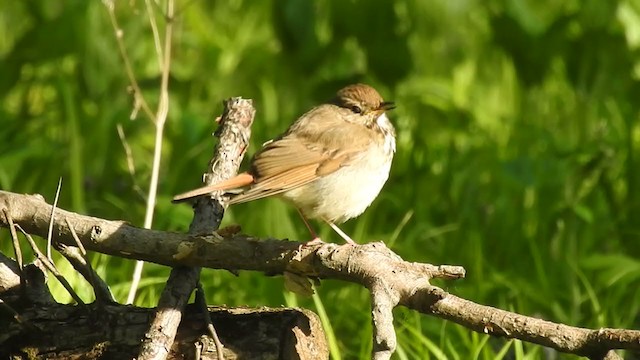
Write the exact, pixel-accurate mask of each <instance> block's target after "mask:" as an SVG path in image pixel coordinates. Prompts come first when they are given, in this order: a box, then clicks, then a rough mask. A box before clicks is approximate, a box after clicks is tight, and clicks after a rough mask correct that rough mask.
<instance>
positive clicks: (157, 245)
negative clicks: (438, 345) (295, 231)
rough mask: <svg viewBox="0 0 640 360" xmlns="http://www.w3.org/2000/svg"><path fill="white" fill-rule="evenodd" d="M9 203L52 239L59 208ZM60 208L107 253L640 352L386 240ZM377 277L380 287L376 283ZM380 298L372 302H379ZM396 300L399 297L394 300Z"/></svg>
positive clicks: (25, 224) (618, 333)
mask: <svg viewBox="0 0 640 360" xmlns="http://www.w3.org/2000/svg"><path fill="white" fill-rule="evenodd" d="M2 209H6V211H7V213H8V214H9V215H10V216H11V218H12V219H13V221H14V222H15V223H16V224H19V225H20V226H21V227H22V228H24V229H25V230H26V231H28V232H30V233H32V234H36V235H38V236H42V237H46V233H47V225H48V220H49V215H48V214H49V213H50V211H51V206H50V205H49V204H47V203H45V202H44V201H43V200H42V197H40V196H33V195H19V194H14V193H10V192H4V191H0V211H2ZM57 213H58V216H56V221H55V222H54V241H59V242H63V243H65V244H70V245H73V244H74V243H75V242H74V240H73V238H72V235H71V232H70V230H69V228H68V226H67V225H66V221H65V219H67V218H68V219H69V222H70V223H71V224H73V226H74V228H75V230H76V232H77V234H78V237H79V238H80V240H81V241H82V243H83V244H84V246H85V247H86V248H87V249H88V250H92V251H97V252H101V253H104V254H109V255H116V256H122V257H127V258H131V259H140V260H145V261H151V262H155V263H158V264H163V265H168V266H180V265H184V266H199V267H209V268H213V269H227V270H253V271H261V272H264V273H265V274H267V275H278V274H283V273H284V272H285V271H288V272H293V273H296V274H300V275H302V276H309V277H316V278H333V279H341V280H345V281H350V282H354V283H358V284H362V285H363V286H367V287H369V288H370V289H371V290H374V291H376V289H377V287H378V286H384V289H386V290H385V291H389V292H390V294H392V295H393V296H394V297H395V296H397V299H398V300H397V303H398V304H399V305H403V306H405V307H407V308H410V309H413V310H416V311H419V312H421V313H424V314H431V315H435V316H437V317H441V318H443V319H447V320H451V321H454V322H456V323H458V324H461V325H464V326H466V327H468V328H470V329H472V330H474V331H477V332H481V333H487V334H491V335H494V336H501V337H506V338H515V339H520V340H523V341H528V342H532V343H536V344H539V345H543V346H549V347H552V348H554V349H556V350H559V351H562V352H567V353H574V354H578V355H583V356H588V357H590V358H601V359H604V358H605V357H606V356H609V358H611V357H610V356H612V355H610V354H612V353H608V351H609V350H611V349H631V350H635V351H638V350H640V331H636V330H623V329H597V330H591V329H584V328H578V327H572V326H567V325H563V324H558V323H552V322H549V321H544V320H540V319H536V318H532V317H528V316H523V315H519V314H515V313H511V312H507V311H504V310H500V309H496V308H493V307H489V306H483V305H479V304H476V303H473V302H471V301H468V300H464V299H461V298H458V297H456V296H455V295H452V294H449V293H447V292H445V291H444V290H442V289H440V288H438V287H435V286H432V285H430V284H429V282H428V279H430V278H436V277H437V278H445V279H456V278H460V277H463V276H464V270H463V269H462V268H460V267H456V266H433V265H428V264H420V263H411V262H407V261H404V260H402V259H401V258H400V257H399V256H398V255H396V254H395V253H393V252H392V251H390V250H389V249H387V248H386V247H385V246H384V244H382V243H370V244H364V245H356V246H353V245H342V246H339V245H336V244H319V245H314V246H303V247H301V246H300V245H301V243H300V242H293V241H282V240H277V239H259V238H255V237H252V236H248V235H243V234H239V233H235V234H224V235H220V233H224V231H222V230H221V231H220V232H219V233H213V234H210V235H202V236H194V235H189V234H180V233H172V232H164V231H157V230H146V229H140V228H137V227H134V226H130V225H127V224H126V223H123V222H120V221H109V220H104V219H99V218H94V217H90V216H84V215H79V214H75V213H71V212H68V211H64V210H62V209H58V210H57ZM0 221H1V222H0V225H1V226H4V227H6V226H7V223H6V220H5V219H4V218H3V219H0ZM223 230H224V229H223ZM375 281H378V282H380V285H375V286H374V283H375ZM377 292H378V291H377ZM374 296H377V295H374ZM379 301H381V300H378V299H376V300H375V301H372V304H373V306H374V307H375V306H377V305H376V304H377V303H378V302H379ZM391 303H395V301H394V300H393V298H392V300H391ZM372 311H373V312H375V311H376V309H375V308H374V309H372ZM376 326H378V324H376ZM376 331H378V332H380V330H376ZM384 341H387V342H388V343H389V344H391V345H387V347H389V348H393V343H394V341H391V340H390V338H388V337H387V339H386V340H385V339H384V338H382V339H380V340H376V344H380V343H381V342H384Z"/></svg>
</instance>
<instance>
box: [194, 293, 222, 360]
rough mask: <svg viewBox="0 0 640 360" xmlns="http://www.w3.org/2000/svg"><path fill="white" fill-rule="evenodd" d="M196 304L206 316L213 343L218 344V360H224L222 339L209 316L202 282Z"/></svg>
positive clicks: (205, 319)
mask: <svg viewBox="0 0 640 360" xmlns="http://www.w3.org/2000/svg"><path fill="white" fill-rule="evenodd" d="M196 303H197V304H198V306H199V307H200V310H201V311H202V314H203V315H204V321H205V322H206V323H207V332H208V333H209V336H210V337H211V338H212V339H213V342H214V343H215V344H216V352H217V353H218V360H224V351H223V350H224V346H223V345H222V343H221V342H220V338H219V337H218V333H217V332H216V328H215V327H214V326H213V322H211V316H210V315H209V309H208V308H207V299H206V298H205V295H204V289H203V288H202V283H200V282H198V287H197V291H196Z"/></svg>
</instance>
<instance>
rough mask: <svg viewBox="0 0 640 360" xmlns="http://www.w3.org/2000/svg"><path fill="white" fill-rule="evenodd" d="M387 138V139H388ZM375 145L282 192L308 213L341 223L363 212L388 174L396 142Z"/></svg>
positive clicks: (310, 215) (376, 194)
mask: <svg viewBox="0 0 640 360" xmlns="http://www.w3.org/2000/svg"><path fill="white" fill-rule="evenodd" d="M385 141H387V140H385ZM391 141H392V142H393V143H387V142H385V143H383V144H380V143H376V144H372V146H370V147H369V148H368V149H367V150H366V151H363V152H362V154H361V156H358V157H356V158H354V159H353V161H351V162H350V163H349V164H347V165H345V166H343V167H341V168H340V169H338V170H336V171H335V172H333V173H331V174H328V175H326V176H323V177H320V178H318V179H317V180H315V181H313V182H312V183H309V184H307V185H304V186H302V187H299V188H296V189H293V190H290V191H288V192H286V193H284V194H283V196H284V198H286V199H288V200H290V201H292V202H293V203H294V204H295V205H296V206H297V207H298V208H299V209H300V210H302V212H303V213H304V214H305V216H307V217H309V218H319V219H323V220H327V221H331V222H334V223H342V222H344V221H347V220H349V219H351V218H354V217H356V216H358V215H360V214H362V213H363V212H364V211H365V209H366V208H367V207H369V205H371V203H372V202H373V200H374V199H375V198H376V197H377V196H378V194H379V193H380V190H381V189H382V186H383V185H384V183H385V182H386V181H387V179H388V177H389V170H390V168H391V160H392V157H393V150H391V148H393V149H395V142H394V141H393V139H392V140H391Z"/></svg>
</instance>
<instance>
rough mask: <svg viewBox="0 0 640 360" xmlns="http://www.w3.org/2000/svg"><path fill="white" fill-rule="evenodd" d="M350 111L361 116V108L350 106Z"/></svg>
mask: <svg viewBox="0 0 640 360" xmlns="http://www.w3.org/2000/svg"><path fill="white" fill-rule="evenodd" d="M351 111H353V112H354V113H356V114H362V108H361V107H360V106H358V105H352V106H351Z"/></svg>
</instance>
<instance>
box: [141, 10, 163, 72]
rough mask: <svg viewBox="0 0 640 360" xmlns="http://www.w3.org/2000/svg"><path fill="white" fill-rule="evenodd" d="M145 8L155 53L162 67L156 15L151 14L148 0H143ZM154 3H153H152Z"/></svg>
mask: <svg viewBox="0 0 640 360" xmlns="http://www.w3.org/2000/svg"><path fill="white" fill-rule="evenodd" d="M144 3H145V5H146V8H147V16H148V17H149V24H150V25H151V32H152V33H153V43H154V44H155V48H156V55H157V56H158V60H159V61H160V68H163V67H164V66H163V63H162V45H161V43H160V33H159V32H158V24H157V23H156V17H155V15H154V14H153V9H152V4H151V1H150V0H145V1H144ZM154 4H155V3H154Z"/></svg>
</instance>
